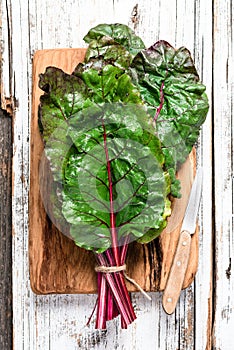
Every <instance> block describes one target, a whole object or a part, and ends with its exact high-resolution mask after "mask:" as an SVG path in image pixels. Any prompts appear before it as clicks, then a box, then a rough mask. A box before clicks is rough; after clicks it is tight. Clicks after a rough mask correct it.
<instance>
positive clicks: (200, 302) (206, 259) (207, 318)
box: [194, 0, 213, 349]
mask: <svg viewBox="0 0 234 350" xmlns="http://www.w3.org/2000/svg"><path fill="white" fill-rule="evenodd" d="M194 13H195V30H194V40H195V45H194V48H195V50H194V58H195V64H196V66H197V68H198V72H199V75H200V78H201V80H202V81H203V82H204V83H205V85H206V87H207V95H208V98H209V101H210V110H209V113H208V116H207V119H206V122H205V124H204V126H203V128H202V133H201V137H200V144H201V145H202V147H201V148H200V149H199V152H198V163H199V165H201V166H203V169H204V171H203V195H202V201H201V206H200V226H201V229H200V250H199V255H200V256H199V269H198V274H197V276H196V283H195V299H196V304H195V307H196V309H195V315H196V330H195V346H196V348H197V349H211V332H212V329H211V327H212V288H213V285H212V283H213V281H212V280H213V261H212V260H213V249H212V240H213V234H212V222H213V217H212V216H213V214H212V201H211V199H212V87H213V86H212V83H213V82H212V26H211V23H212V1H211V0H210V1H202V0H197V1H196V2H195V8H194Z"/></svg>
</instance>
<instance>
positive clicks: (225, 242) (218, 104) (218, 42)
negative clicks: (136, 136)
mask: <svg viewBox="0 0 234 350" xmlns="http://www.w3.org/2000/svg"><path fill="white" fill-rule="evenodd" d="M233 13H234V2H233V1H227V2H224V1H220V0H216V1H214V77H213V78H214V96H213V98H214V100H213V105H214V169H213V170H214V195H215V203H214V204H215V207H214V214H215V238H214V239H215V256H214V259H215V270H214V272H215V281H214V283H215V295H214V314H213V317H214V332H213V347H214V349H215V350H219V349H232V348H234V339H233V329H234V273H233V259H234V162H233V161H234V147H233V145H234V126H233V125H234V124H233V121H234V103H233V95H234V42H233V37H234V25H233Z"/></svg>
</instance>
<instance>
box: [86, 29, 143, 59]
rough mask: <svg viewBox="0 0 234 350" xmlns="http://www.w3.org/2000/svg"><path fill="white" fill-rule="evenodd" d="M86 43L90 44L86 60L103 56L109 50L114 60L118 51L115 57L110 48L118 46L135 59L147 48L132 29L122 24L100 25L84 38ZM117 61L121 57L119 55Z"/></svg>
mask: <svg viewBox="0 0 234 350" xmlns="http://www.w3.org/2000/svg"><path fill="white" fill-rule="evenodd" d="M84 41H85V42H86V43H88V44H89V47H88V51H87V56H86V60H88V59H89V58H91V57H97V56H100V55H103V53H104V52H106V50H108V52H109V55H110V57H112V58H114V56H115V55H116V53H117V52H116V51H115V49H116V48H114V51H115V52H113V56H112V54H111V50H109V49H110V46H113V45H114V46H116V45H117V47H120V46H122V47H123V48H125V49H126V51H127V52H129V53H130V55H131V57H132V58H133V57H134V56H135V55H136V54H137V53H138V52H139V51H141V50H142V49H144V48H145V45H144V43H143V41H142V40H141V38H140V37H139V36H137V35H136V34H135V33H134V31H133V30H132V29H130V28H129V27H128V26H126V25H124V24H120V23H116V24H99V25H98V26H96V27H94V28H92V29H90V31H89V32H88V34H87V35H86V36H85V37H84ZM111 49H112V48H111ZM117 56H118V57H117V59H119V58H120V56H121V55H119V54H118V53H117Z"/></svg>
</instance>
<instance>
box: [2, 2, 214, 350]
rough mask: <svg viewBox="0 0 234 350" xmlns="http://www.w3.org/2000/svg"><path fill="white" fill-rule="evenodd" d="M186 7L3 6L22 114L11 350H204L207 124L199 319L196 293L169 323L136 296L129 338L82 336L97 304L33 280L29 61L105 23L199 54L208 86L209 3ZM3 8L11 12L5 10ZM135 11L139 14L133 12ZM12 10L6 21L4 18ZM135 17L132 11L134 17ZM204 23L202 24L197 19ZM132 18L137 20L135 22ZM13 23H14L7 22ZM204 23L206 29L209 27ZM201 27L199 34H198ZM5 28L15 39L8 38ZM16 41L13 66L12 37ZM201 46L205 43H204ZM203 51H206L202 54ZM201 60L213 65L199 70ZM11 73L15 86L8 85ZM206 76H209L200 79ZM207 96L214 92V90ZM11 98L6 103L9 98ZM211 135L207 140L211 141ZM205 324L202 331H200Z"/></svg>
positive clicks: (74, 43) (115, 331) (156, 297)
mask: <svg viewBox="0 0 234 350" xmlns="http://www.w3.org/2000/svg"><path fill="white" fill-rule="evenodd" d="M195 3H196V7H194V4H193V2H189V3H188V1H186V0H177V1H175V2H171V1H162V0H157V1H153V0H147V1H143V0H140V1H138V7H135V5H136V2H135V1H132V0H131V1H124V0H119V1H113V2H112V1H107V0H105V1H102V2H99V1H95V0H86V1H85V0H81V1H74V0H66V1H62V0H56V3H55V2H51V1H49V0H46V1H43V0H32V1H29V2H25V1H24V0H16V1H15V0H14V1H13V0H7V1H6V3H4V6H3V41H4V57H5V58H4V59H5V61H4V66H3V77H4V80H5V85H6V87H5V90H4V91H5V94H10V92H11V91H14V92H15V96H16V99H17V100H18V103H19V106H18V107H17V109H16V111H15V126H14V137H15V144H14V173H15V178H14V198H13V201H14V206H13V216H14V222H13V224H14V252H13V255H14V265H13V274H14V348H15V349H16V350H38V349H42V350H47V349H61V350H65V349H66V350H75V349H103V348H105V349H113V348H115V349H144V348H149V349H151V348H153V349H160V350H163V349H171V350H172V349H173V350H174V349H175V348H180V349H194V342H195V340H194V334H195V333H194V332H195V329H196V336H197V339H196V344H197V349H203V348H205V345H206V344H207V339H206V336H207V333H206V331H205V330H203V328H202V327H204V324H205V325H206V324H207V321H208V318H209V314H208V311H209V310H208V304H207V300H208V296H209V293H210V275H209V273H210V266H211V265H210V260H209V258H208V259H207V258H206V256H208V257H209V256H210V224H211V218H210V215H211V212H210V208H211V200H210V199H211V196H210V194H211V186H210V185H209V183H210V179H211V170H210V168H209V166H210V158H209V157H210V153H209V152H210V148H209V147H210V146H209V145H210V122H209V121H208V123H207V124H206V127H205V128H206V129H205V130H206V131H205V133H206V137H205V138H204V139H203V138H202V142H204V144H205V145H206V146H205V148H206V149H203V151H202V152H201V159H200V162H204V163H206V164H209V166H208V172H207V173H206V178H205V179H206V181H207V184H208V185H207V186H206V189H205V193H204V197H205V199H203V200H204V205H203V208H204V213H205V215H206V220H205V221H206V222H205V224H204V226H203V230H204V232H203V233H204V236H202V238H201V244H202V245H205V246H206V247H208V248H206V250H205V253H204V254H203V250H202V249H201V261H200V268H199V274H198V283H196V296H197V299H196V300H197V301H198V303H196V314H197V319H195V318H194V313H195V306H194V304H195V296H194V287H193V286H192V287H190V288H189V289H188V290H186V291H183V292H182V295H181V298H180V301H179V304H178V306H177V309H176V313H175V314H174V315H173V316H167V315H165V313H164V311H163V310H162V306H161V294H160V293H157V294H155V293H152V298H153V300H152V302H151V303H149V302H148V301H147V300H145V299H144V298H143V297H142V296H141V295H139V294H138V293H135V294H133V303H134V305H135V308H136V312H137V316H138V319H137V321H136V322H135V323H134V324H133V325H132V326H131V327H129V329H128V330H127V331H122V330H121V329H120V326H119V322H118V320H116V321H114V322H113V323H112V324H110V325H109V328H108V330H107V331H103V332H101V331H97V330H94V321H92V323H91V325H90V326H89V327H85V328H84V324H85V322H86V321H87V317H88V316H89V315H90V313H91V311H92V307H93V305H94V302H95V296H89V295H84V296H83V295H78V296H67V295H64V296H35V295H33V293H32V292H31V290H30V287H29V276H28V254H27V250H28V246H27V239H28V237H27V235H28V227H27V225H28V213H27V207H28V199H27V198H28V197H27V195H28V164H29V163H28V151H29V149H28V137H29V131H28V130H29V118H30V103H31V100H30V94H31V57H32V55H33V53H34V52H35V50H37V49H42V48H44V49H45V48H56V47H82V46H84V42H83V41H82V37H83V36H84V35H85V34H86V32H87V30H88V29H89V28H90V27H92V26H94V25H96V24H98V23H101V22H109V23H110V22H122V23H126V24H129V25H130V26H131V27H132V28H134V29H135V30H136V32H137V33H138V34H140V35H141V36H142V38H144V41H145V43H146V44H147V45H150V44H152V43H154V42H155V41H156V40H158V39H159V38H160V39H165V40H168V41H169V42H170V43H171V44H172V45H176V46H177V47H179V46H181V45H185V46H187V47H188V48H189V49H190V50H191V51H192V52H195V53H196V61H197V63H198V65H199V70H200V72H202V73H203V80H204V82H205V83H208V84H210V83H211V72H210V67H211V66H210V63H211V51H210V50H211V24H212V21H211V12H209V10H210V8H211V1H210V0H205V1H203V2H201V3H200V1H196V2H195ZM5 4H6V5H5ZM134 7H135V8H134ZM7 9H8V14H7ZM133 9H134V10H133ZM195 15H196V16H197V15H199V16H200V17H199V18H198V17H195ZM131 17H133V20H132V19H131ZM8 18H10V22H8ZM204 23H205V26H204ZM195 24H196V26H195ZM8 28H10V29H11V30H12V33H9V32H8ZM11 34H12V48H13V50H12V59H11V52H9V50H8V36H9V35H11ZM202 38H203V41H201V39H202ZM200 43H204V47H205V46H206V50H205V49H204V50H203V46H202V45H200ZM202 55H205V57H206V60H207V62H208V64H209V69H208V68H207V63H206V62H204V64H203V65H202V62H203V60H202ZM9 67H11V68H10V69H12V72H13V75H12V76H14V79H11V80H10V79H9ZM203 70H204V71H203ZM209 91H210V90H209ZM6 96H7V95H6ZM207 135H208V136H207ZM200 322H201V323H200Z"/></svg>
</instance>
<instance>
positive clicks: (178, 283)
mask: <svg viewBox="0 0 234 350" xmlns="http://www.w3.org/2000/svg"><path fill="white" fill-rule="evenodd" d="M201 192H202V168H199V169H198V170H197V173H196V176H195V179H194V181H193V185H192V189H191V192H190V196H189V200H188V204H187V207H186V210H185V215H184V219H183V222H182V226H181V230H180V236H179V241H178V244H177V248H176V251H175V255H174V258H173V262H172V266H171V270H170V273H169V276H168V279H167V283H166V287H165V290H164V293H163V299H162V304H163V308H164V310H165V312H166V313H167V314H172V313H173V312H174V310H175V308H176V304H177V301H178V299H179V296H180V292H181V289H182V286H183V282H184V278H185V273H186V270H187V267H188V261H189V255H190V247H191V236H192V235H193V234H194V233H195V231H196V226H197V215H198V209H199V204H200V199H201Z"/></svg>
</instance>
